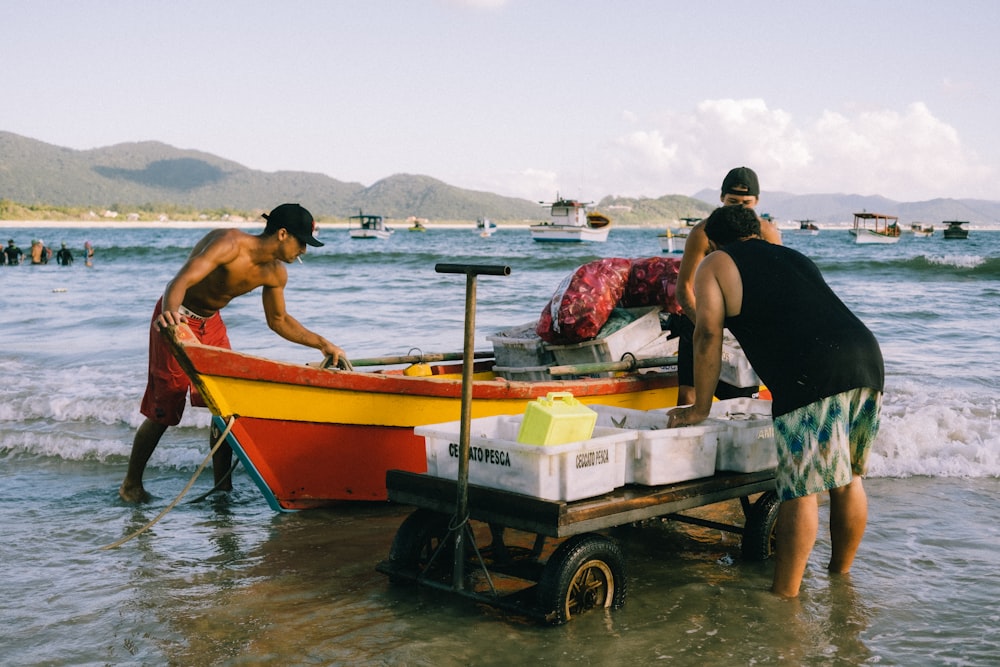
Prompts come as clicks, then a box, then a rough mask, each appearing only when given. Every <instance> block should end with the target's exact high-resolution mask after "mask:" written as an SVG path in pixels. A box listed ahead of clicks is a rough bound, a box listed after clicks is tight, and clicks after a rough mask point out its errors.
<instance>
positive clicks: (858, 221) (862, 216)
mask: <svg viewBox="0 0 1000 667" xmlns="http://www.w3.org/2000/svg"><path fill="white" fill-rule="evenodd" d="M869 223H871V226H870V227H869V226H868V225H869ZM849 231H850V233H851V235H852V236H854V242H855V243H858V244H871V243H882V244H885V243H897V242H898V241H899V217H898V216H895V215H886V214H884V213H868V212H867V211H863V212H861V213H855V214H854V227H853V228H852V229H850V230H849Z"/></svg>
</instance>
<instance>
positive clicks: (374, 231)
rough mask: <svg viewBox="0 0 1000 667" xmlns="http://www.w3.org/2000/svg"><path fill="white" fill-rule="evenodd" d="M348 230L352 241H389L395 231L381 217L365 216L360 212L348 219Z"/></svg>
mask: <svg viewBox="0 0 1000 667" xmlns="http://www.w3.org/2000/svg"><path fill="white" fill-rule="evenodd" d="M355 224H356V225H357V226H356V227H355V226H354V225H355ZM347 228H348V232H349V233H350V235H351V238H352V239H387V238H389V237H390V236H392V233H393V231H394V230H392V229H390V228H389V227H387V226H386V224H385V220H384V219H383V218H382V216H381V215H365V214H364V212H363V211H360V210H359V211H358V214H357V215H352V216H351V217H350V218H348V219H347Z"/></svg>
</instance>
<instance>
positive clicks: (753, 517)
mask: <svg viewBox="0 0 1000 667" xmlns="http://www.w3.org/2000/svg"><path fill="white" fill-rule="evenodd" d="M779 507H781V501H780V500H778V494H776V493H775V492H774V491H765V492H764V494H763V495H761V497H760V498H758V499H757V501H756V502H755V503H754V504H753V506H752V507H751V508H750V513H749V515H748V516H747V521H746V524H745V525H744V526H743V543H742V551H743V560H752V561H763V560H767V559H768V558H770V557H771V556H772V555H773V554H774V544H775V540H776V538H775V531H774V528H775V525H776V523H777V520H778V508H779Z"/></svg>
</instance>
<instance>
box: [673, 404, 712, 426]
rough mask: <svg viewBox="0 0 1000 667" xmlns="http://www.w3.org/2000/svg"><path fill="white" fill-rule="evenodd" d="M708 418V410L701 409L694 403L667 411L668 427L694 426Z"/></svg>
mask: <svg viewBox="0 0 1000 667" xmlns="http://www.w3.org/2000/svg"><path fill="white" fill-rule="evenodd" d="M706 419H708V411H707V410H706V411H701V410H698V408H697V407H696V406H694V405H685V406H684V407H680V408H674V409H673V410H671V411H670V412H668V413H667V427H668V428H679V427H681V426H694V425H695V424H700V423H701V422H703V421H705V420H706Z"/></svg>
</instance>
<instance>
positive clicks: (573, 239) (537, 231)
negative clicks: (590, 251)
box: [530, 195, 611, 243]
mask: <svg viewBox="0 0 1000 667" xmlns="http://www.w3.org/2000/svg"><path fill="white" fill-rule="evenodd" d="M542 203H544V202H542ZM548 206H549V218H550V219H549V221H548V222H540V223H538V224H537V225H531V227H530V230H531V238H532V239H534V240H536V241H558V242H563V243H566V242H569V243H579V242H583V241H591V242H597V243H602V242H604V241H607V240H608V232H609V231H611V218H609V217H608V216H606V215H604V214H603V213H596V212H593V213H588V212H587V206H588V204H585V203H581V202H578V201H576V200H575V199H563V198H562V197H559V196H558V195H556V200H555V201H554V202H552V203H551V204H549V205H548Z"/></svg>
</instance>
